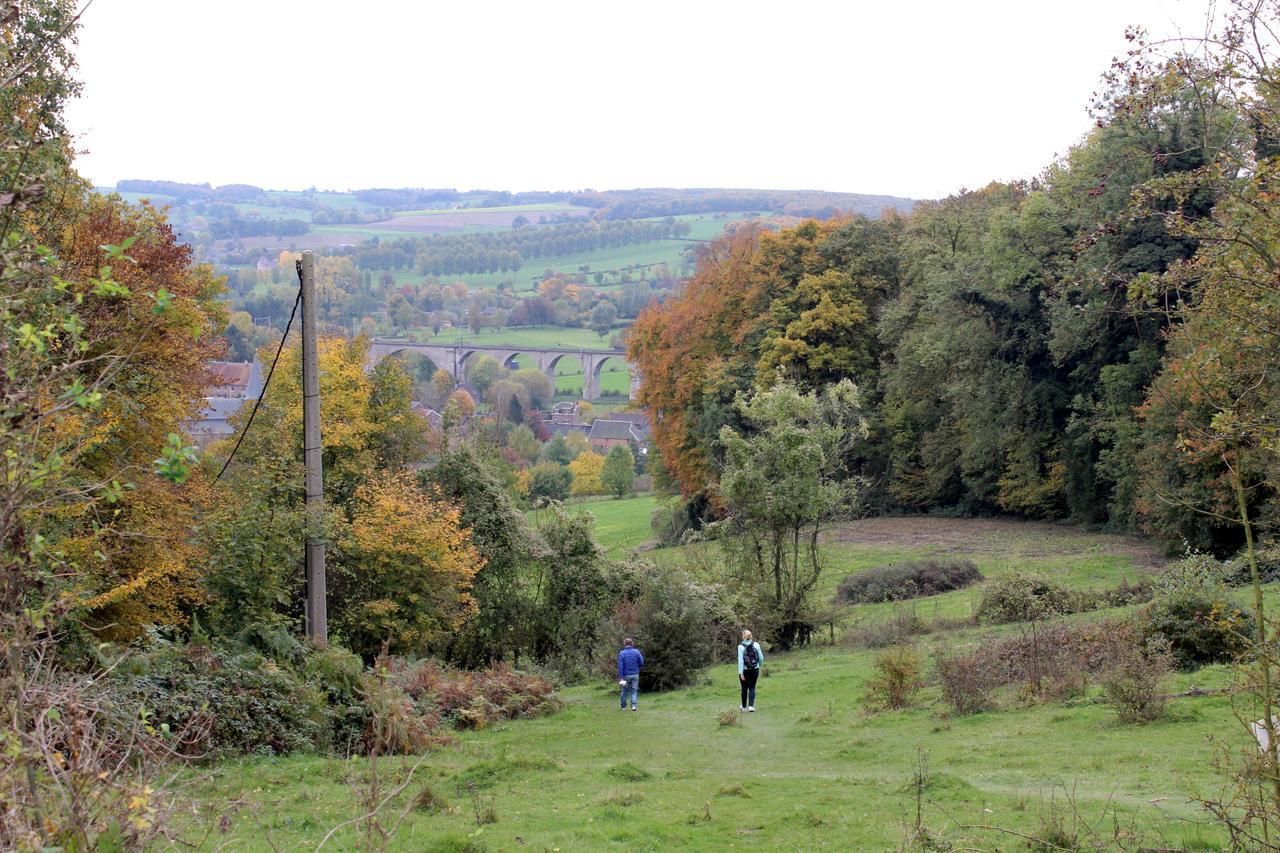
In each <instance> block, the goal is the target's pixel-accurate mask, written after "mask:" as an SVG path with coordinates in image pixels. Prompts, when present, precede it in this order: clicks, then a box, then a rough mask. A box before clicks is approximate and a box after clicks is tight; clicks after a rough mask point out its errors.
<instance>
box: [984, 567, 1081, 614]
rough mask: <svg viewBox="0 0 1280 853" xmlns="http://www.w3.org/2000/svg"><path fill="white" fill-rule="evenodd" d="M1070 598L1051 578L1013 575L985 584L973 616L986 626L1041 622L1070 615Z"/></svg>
mask: <svg viewBox="0 0 1280 853" xmlns="http://www.w3.org/2000/svg"><path fill="white" fill-rule="evenodd" d="M1073 597H1074V596H1073V593H1072V591H1071V590H1069V589H1067V588H1066V587H1065V586H1063V585H1062V584H1061V583H1059V582H1058V581H1056V580H1054V579H1052V578H1048V577H1045V576H1044V575H1038V574H1032V573H1029V572H1013V573H1011V574H1007V575H1001V576H1000V577H997V578H993V579H992V580H989V581H987V583H986V585H985V586H984V587H983V590H982V599H981V600H980V601H979V602H978V610H977V613H976V616H977V619H978V621H979V622H982V623H984V624H987V625H1002V624H1005V623H1008V622H1029V621H1032V620H1034V619H1045V618H1048V617H1051V616H1058V615H1062V614H1065V613H1074V612H1075V611H1076V609H1077V608H1076V607H1075V602H1074V601H1073Z"/></svg>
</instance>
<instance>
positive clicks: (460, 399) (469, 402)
mask: <svg viewBox="0 0 1280 853" xmlns="http://www.w3.org/2000/svg"><path fill="white" fill-rule="evenodd" d="M449 402H450V403H453V404H455V405H457V407H458V412H459V413H460V414H461V415H462V416H463V417H465V418H469V417H471V415H473V414H475V411H476V401H475V400H473V399H471V395H470V394H468V393H467V391H466V389H465V388H458V389H457V390H455V391H454V392H453V393H452V394H450V395H449Z"/></svg>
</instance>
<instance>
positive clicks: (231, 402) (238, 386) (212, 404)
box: [183, 359, 264, 451]
mask: <svg viewBox="0 0 1280 853" xmlns="http://www.w3.org/2000/svg"><path fill="white" fill-rule="evenodd" d="M208 370H209V374H210V377H211V382H210V384H209V385H208V386H207V387H206V388H205V392H204V393H205V397H204V407H203V408H202V409H201V410H200V412H199V414H197V415H196V417H195V418H194V419H192V420H190V421H187V422H186V423H185V424H183V432H185V433H186V434H187V435H188V436H189V437H190V438H191V441H192V442H193V443H194V444H195V446H196V447H198V448H199V449H200V450H202V451H203V450H207V449H208V448H209V445H211V444H213V443H214V442H216V441H221V440H223V439H225V438H230V437H231V436H232V435H234V434H235V428H234V427H233V426H232V425H231V419H232V418H234V417H235V415H236V414H237V413H238V412H239V411H240V409H242V408H243V407H244V405H245V403H246V402H251V401H253V400H257V399H258V398H259V397H261V396H262V390H263V384H264V383H263V379H262V365H261V364H260V363H259V362H258V360H257V359H254V360H253V361H211V362H209V364H208Z"/></svg>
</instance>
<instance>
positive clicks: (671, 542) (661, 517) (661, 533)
mask: <svg viewBox="0 0 1280 853" xmlns="http://www.w3.org/2000/svg"><path fill="white" fill-rule="evenodd" d="M649 529H650V530H652V531H653V535H654V538H655V539H657V540H658V545H659V546H660V547H662V548H672V547H675V546H676V545H679V544H681V543H682V542H683V541H684V535H685V533H686V532H687V531H689V530H691V529H693V528H692V525H691V523H690V521H689V509H688V507H687V506H686V504H685V503H684V501H682V500H679V499H678V498H673V499H672V500H669V501H665V502H663V503H661V504H659V505H658V506H656V507H654V508H653V511H652V512H650V513H649Z"/></svg>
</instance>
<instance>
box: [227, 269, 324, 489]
mask: <svg viewBox="0 0 1280 853" xmlns="http://www.w3.org/2000/svg"><path fill="white" fill-rule="evenodd" d="M296 267H297V270H298V296H297V298H296V299H294V300H293V310H292V311H290V312H289V322H288V323H286V324H285V326H284V335H282V336H281V338H280V346H279V347H278V348H277V349H276V357H275V358H273V359H272V360H271V369H270V370H268V371H267V379H266V381H265V382H263V383H262V393H261V394H259V395H258V399H257V400H254V401H253V411H251V412H249V421H248V423H246V424H245V425H244V429H243V430H242V431H241V433H240V437H239V438H238V439H236V446H235V447H233V448H231V454H230V455H229V456H228V457H227V461H226V462H223V463H222V470H221V471H219V472H218V476H216V477H214V478H213V481H214V482H215V483H216V482H218V481H219V480H221V479H222V475H223V474H225V473H226V472H227V468H228V467H229V466H230V465H231V460H232V459H235V458H236V451H237V450H239V449H240V443H241V442H243V441H244V437H245V436H246V435H248V434H249V427H251V426H253V419H254V416H255V415H257V414H258V407H259V406H261V405H262V399H263V398H264V397H266V396H267V388H269V387H270V386H271V377H272V375H273V374H274V373H275V372H276V362H278V361H280V353H282V352H284V342H285V341H287V340H288V339H289V328H290V327H291V326H292V325H293V318H294V316H295V315H296V314H297V313H298V304H299V303H301V302H302V262H301V261H299V262H297V264H296Z"/></svg>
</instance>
